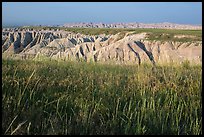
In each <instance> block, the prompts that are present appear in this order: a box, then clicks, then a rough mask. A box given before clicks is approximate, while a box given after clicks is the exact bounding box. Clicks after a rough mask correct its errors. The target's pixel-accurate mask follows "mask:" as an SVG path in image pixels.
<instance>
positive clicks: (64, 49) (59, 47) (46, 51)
mask: <svg viewBox="0 0 204 137" xmlns="http://www.w3.org/2000/svg"><path fill="white" fill-rule="evenodd" d="M2 53H3V55H7V56H13V55H14V56H16V57H18V58H21V59H31V58H40V57H42V56H45V57H48V58H50V59H51V60H52V59H62V60H65V61H66V60H76V61H86V62H90V61H92V62H101V63H116V64H142V63H150V64H164V63H172V62H175V63H182V62H183V61H186V60H189V61H190V62H191V63H194V64H202V41H194V42H173V41H155V40H154V41H152V40H151V41H150V40H148V39H147V33H138V34H131V32H128V33H126V34H121V33H118V34H115V35H105V34H101V35H84V34H79V33H78V34H74V33H72V32H68V31H63V30H33V29H26V28H25V29H17V30H16V29H15V30H14V29H5V28H4V29H2Z"/></svg>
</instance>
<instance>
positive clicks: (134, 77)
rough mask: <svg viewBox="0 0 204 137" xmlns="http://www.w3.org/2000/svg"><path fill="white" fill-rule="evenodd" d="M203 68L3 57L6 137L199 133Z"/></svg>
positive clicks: (3, 108)
mask: <svg viewBox="0 0 204 137" xmlns="http://www.w3.org/2000/svg"><path fill="white" fill-rule="evenodd" d="M201 73H202V67H201V66H194V67H191V66H189V65H188V64H184V65H183V66H177V67H174V66H163V67H160V66H158V67H157V71H155V72H152V70H151V66H147V65H142V66H140V67H138V66H117V65H99V64H87V63H83V62H79V63H74V62H55V61H53V62H49V61H29V60H27V61H18V60H16V61H14V60H3V62H2V133H3V134H202V131H201V129H202V123H201V122H202V110H201V87H202V85H201V79H202V77H201Z"/></svg>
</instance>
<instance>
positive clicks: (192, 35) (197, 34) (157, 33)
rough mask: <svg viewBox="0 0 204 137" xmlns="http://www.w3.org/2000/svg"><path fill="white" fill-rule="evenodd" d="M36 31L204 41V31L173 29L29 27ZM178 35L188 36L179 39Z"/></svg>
mask: <svg viewBox="0 0 204 137" xmlns="http://www.w3.org/2000/svg"><path fill="white" fill-rule="evenodd" d="M27 28H32V29H36V30H40V29H44V30H49V29H61V30H66V31H70V32H74V33H81V34H86V35H99V34H106V35H109V34H117V33H119V32H120V33H126V32H132V33H133V34H137V33H142V32H146V33H148V39H149V40H160V41H179V42H192V41H202V30H173V29H142V28H141V29H140V28H139V29H128V28H66V27H27ZM176 35H187V37H183V38H177V37H174V36H176Z"/></svg>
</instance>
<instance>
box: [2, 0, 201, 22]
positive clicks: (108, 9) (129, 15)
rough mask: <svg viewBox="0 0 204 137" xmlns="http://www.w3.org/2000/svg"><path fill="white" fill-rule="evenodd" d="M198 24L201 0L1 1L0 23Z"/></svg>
mask: <svg viewBox="0 0 204 137" xmlns="http://www.w3.org/2000/svg"><path fill="white" fill-rule="evenodd" d="M74 22H93V23H100V22H102V23H118V22H121V23H128V22H141V23H162V22H171V23H178V24H199V25H201V24H202V2H2V25H3V26H5V25H6V26H9V25H62V24H65V23H74Z"/></svg>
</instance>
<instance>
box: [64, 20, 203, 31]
mask: <svg viewBox="0 0 204 137" xmlns="http://www.w3.org/2000/svg"><path fill="white" fill-rule="evenodd" d="M61 27H79V28H160V29H189V30H200V29H202V25H190V24H175V23H169V22H164V23H149V24H145V23H138V22H135V23H109V24H108V23H92V22H90V23H84V22H81V23H66V24H64V25H61Z"/></svg>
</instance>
